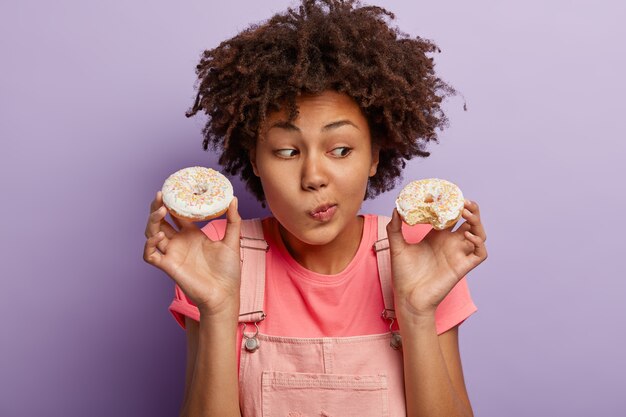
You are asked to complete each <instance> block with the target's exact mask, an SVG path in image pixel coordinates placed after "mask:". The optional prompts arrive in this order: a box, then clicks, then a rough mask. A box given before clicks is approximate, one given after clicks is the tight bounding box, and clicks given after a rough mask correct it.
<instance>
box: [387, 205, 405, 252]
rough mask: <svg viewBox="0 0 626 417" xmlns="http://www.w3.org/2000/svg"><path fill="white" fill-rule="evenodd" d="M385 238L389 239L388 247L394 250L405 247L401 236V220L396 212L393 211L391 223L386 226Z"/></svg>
mask: <svg viewBox="0 0 626 417" xmlns="http://www.w3.org/2000/svg"><path fill="white" fill-rule="evenodd" d="M387 238H388V239H389V247H390V248H391V249H392V250H394V248H395V249H398V248H402V247H404V246H405V245H406V241H405V240H404V236H403V235H402V219H401V218H400V215H399V214H398V210H396V209H395V208H394V209H393V214H392V215H391V221H390V222H389V224H387Z"/></svg>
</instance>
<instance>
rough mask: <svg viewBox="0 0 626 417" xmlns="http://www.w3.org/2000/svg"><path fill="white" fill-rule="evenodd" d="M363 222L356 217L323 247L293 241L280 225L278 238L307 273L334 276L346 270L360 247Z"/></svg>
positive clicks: (296, 240)
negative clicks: (279, 237)
mask: <svg viewBox="0 0 626 417" xmlns="http://www.w3.org/2000/svg"><path fill="white" fill-rule="evenodd" d="M364 223H365V220H364V218H363V217H362V216H357V217H356V218H355V221H354V222H352V223H351V224H350V225H349V227H347V228H346V230H344V231H343V232H342V233H340V234H339V235H338V236H337V238H335V239H334V240H333V241H331V242H328V243H327V244H325V245H309V244H307V243H304V242H301V241H299V240H298V239H295V238H294V237H293V236H292V235H291V234H290V233H289V232H287V231H286V230H285V229H284V228H283V227H282V226H281V225H280V223H279V224H278V230H279V231H280V236H281V238H282V240H283V242H284V244H285V247H286V248H287V251H288V252H289V253H290V254H291V256H292V257H293V259H295V260H296V262H298V263H299V264H300V265H302V266H303V267H305V268H306V269H308V270H309V271H313V272H317V273H318V274H325V275H335V274H338V273H340V272H341V271H343V270H344V269H346V267H347V266H348V264H349V263H350V262H351V261H352V259H353V258H354V256H355V255H356V252H357V251H358V250H359V246H360V245H361V238H362V235H363V225H364Z"/></svg>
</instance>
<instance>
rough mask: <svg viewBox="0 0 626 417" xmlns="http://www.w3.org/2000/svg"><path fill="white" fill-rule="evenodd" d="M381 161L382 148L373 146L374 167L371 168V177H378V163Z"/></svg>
mask: <svg viewBox="0 0 626 417" xmlns="http://www.w3.org/2000/svg"><path fill="white" fill-rule="evenodd" d="M379 160H380V146H378V145H372V165H371V166H370V175H369V176H370V177H373V176H374V175H376V170H377V169H378V161H379Z"/></svg>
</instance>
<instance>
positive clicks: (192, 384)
mask: <svg viewBox="0 0 626 417" xmlns="http://www.w3.org/2000/svg"><path fill="white" fill-rule="evenodd" d="M150 210H151V213H150V215H149V217H148V224H147V225H146V232H145V234H146V238H147V240H146V243H145V246H144V253H143V259H144V260H145V261H146V262H148V263H149V264H151V265H154V266H155V267H157V268H159V269H161V270H163V271H164V272H165V273H167V275H168V276H169V277H170V278H171V279H173V280H174V281H175V282H176V284H178V286H179V287H180V288H181V290H182V291H183V292H184V293H185V295H186V296H188V297H189V299H190V300H191V301H192V302H193V304H194V305H195V306H197V308H198V310H199V312H200V321H199V323H198V325H197V327H196V326H191V327H190V331H191V333H188V343H189V345H188V359H187V378H186V379H187V380H186V385H187V386H186V389H185V395H184V398H185V399H184V402H183V408H182V410H181V416H184V417H199V416H207V415H209V416H220V417H221V416H225V417H228V416H240V412H239V400H238V383H237V360H236V349H235V343H236V342H235V340H236V334H237V319H238V313H239V286H240V273H241V270H240V268H241V267H240V261H241V259H240V252H239V235H240V230H241V217H240V216H239V213H238V212H237V199H236V198H233V200H232V201H231V203H230V205H229V207H228V210H227V212H226V229H225V232H224V237H223V238H222V239H221V240H212V239H209V238H208V237H207V236H206V235H205V234H204V233H203V232H202V231H201V230H200V229H198V227H197V226H196V225H195V224H194V223H193V222H191V221H189V220H183V219H177V218H176V217H172V221H174V223H175V224H176V226H177V227H178V230H176V229H174V227H173V226H172V225H170V224H169V223H168V222H167V221H166V220H165V215H166V214H167V208H166V207H165V205H164V204H163V199H162V195H161V192H160V191H159V192H157V195H156V198H155V199H154V200H153V201H152V203H151V205H150Z"/></svg>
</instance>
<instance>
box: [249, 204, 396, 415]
mask: <svg viewBox="0 0 626 417" xmlns="http://www.w3.org/2000/svg"><path fill="white" fill-rule="evenodd" d="M388 221H389V218H387V217H382V216H379V217H378V240H377V241H376V243H375V244H374V247H373V248H372V250H375V251H376V258H377V263H378V272H379V277H380V283H381V288H382V291H383V299H384V304H385V311H383V313H382V314H383V316H384V317H385V318H387V319H389V320H390V321H391V322H392V323H393V319H394V317H395V316H394V310H393V288H392V285H391V264H390V257H389V245H388V241H387V233H386V232H387V231H386V228H385V227H386V224H387V222H388ZM267 249H268V245H267V243H266V242H265V240H264V238H263V228H262V226H261V221H260V220H259V219H253V220H244V221H243V224H242V238H241V256H242V270H241V304H240V315H239V322H240V323H242V326H244V331H243V338H242V341H241V343H242V346H241V356H240V365H239V398H240V407H241V412H242V415H243V416H244V417H252V416H262V417H350V416H355V417H357V416H358V417H370V416H371V417H387V416H391V417H399V416H403V417H404V416H406V409H405V399H404V398H405V397H404V375H403V370H402V366H403V365H402V350H401V349H400V346H401V339H400V336H399V334H398V333H397V332H391V331H390V332H388V333H384V334H375V335H365V336H352V337H320V338H295V337H282V336H269V335H265V334H263V333H262V332H261V330H262V328H263V323H262V320H263V318H264V317H265V312H264V310H263V307H264V306H263V302H264V292H265V253H266V251H267ZM270 314H271V312H270ZM390 329H391V325H390Z"/></svg>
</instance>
